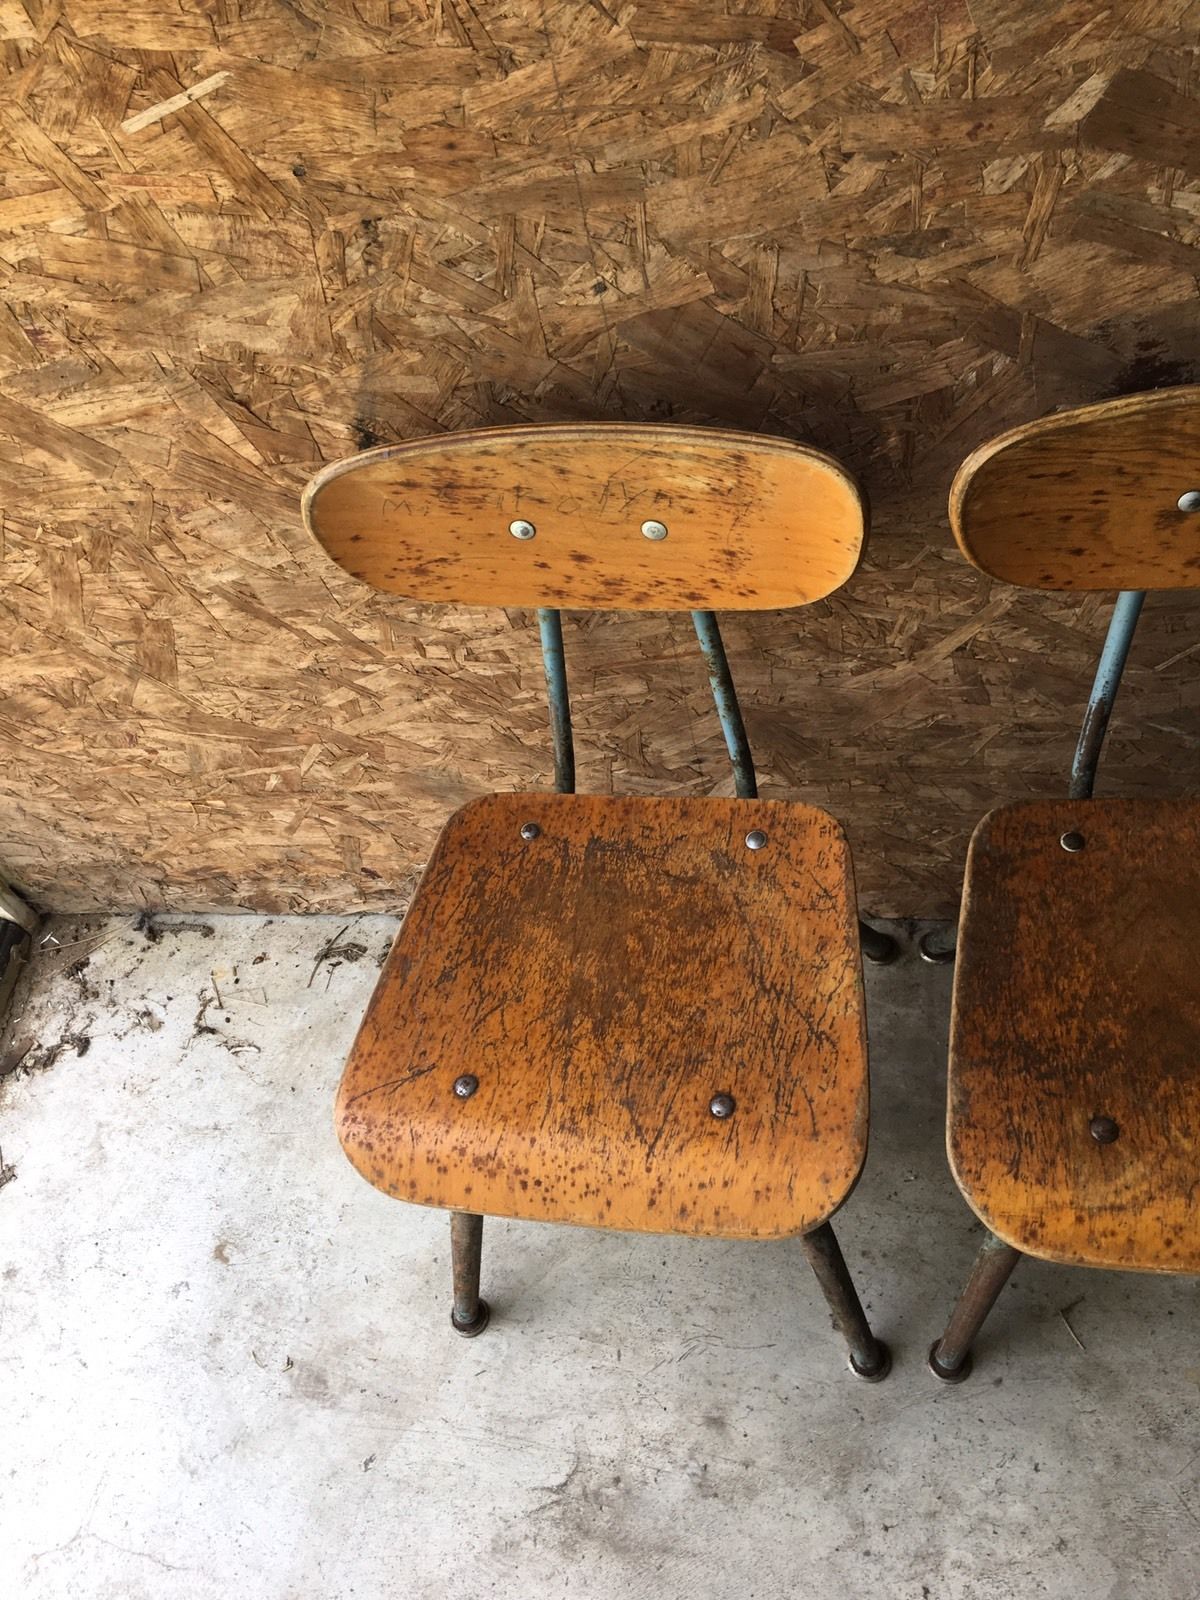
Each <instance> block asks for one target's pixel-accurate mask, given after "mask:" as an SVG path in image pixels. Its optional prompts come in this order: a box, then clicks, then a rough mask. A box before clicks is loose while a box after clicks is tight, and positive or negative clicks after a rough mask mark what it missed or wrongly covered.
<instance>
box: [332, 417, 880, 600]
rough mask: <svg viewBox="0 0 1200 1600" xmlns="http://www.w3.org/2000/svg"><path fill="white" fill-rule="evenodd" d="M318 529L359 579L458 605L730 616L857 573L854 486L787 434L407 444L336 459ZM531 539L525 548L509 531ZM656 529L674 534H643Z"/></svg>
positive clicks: (631, 430) (490, 435) (647, 432)
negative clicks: (648, 525) (528, 531)
mask: <svg viewBox="0 0 1200 1600" xmlns="http://www.w3.org/2000/svg"><path fill="white" fill-rule="evenodd" d="M304 518H305V522H306V524H307V526H308V527H309V529H310V530H311V531H312V533H313V534H314V535H315V536H316V538H317V539H318V540H319V541H320V543H321V544H322V545H323V546H324V548H325V549H326V550H327V551H328V552H329V554H330V555H331V556H332V557H333V558H334V560H335V561H337V562H338V564H339V565H340V566H342V567H344V568H345V569H346V570H347V571H348V572H350V573H352V574H353V575H354V576H355V577H357V578H361V579H362V580H363V581H364V582H366V583H369V584H371V585H372V586H373V587H374V588H376V589H382V590H385V591H387V592H389V593H392V594H401V595H406V596H409V597H410V598H414V599H420V600H430V601H444V602H456V603H459V604H464V605H506V606H563V607H570V608H573V609H575V610H608V609H616V608H620V609H622V610H632V611H646V610H659V611H670V610H676V611H691V610H695V609H697V608H704V609H710V608H713V607H720V608H722V609H724V610H727V611H736V610H748V609H760V610H761V609H765V608H774V607H783V606H798V605H805V604H807V603H809V602H810V601H812V600H819V599H821V598H822V597H823V596H825V595H827V594H830V593H831V592H832V591H833V590H834V589H836V588H838V587H839V586H840V585H841V584H843V583H845V581H846V579H847V578H849V577H850V575H851V574H852V573H853V571H854V569H855V566H856V565H857V562H858V557H859V553H860V551H861V548H862V542H863V528H864V512H863V505H862V500H861V498H860V496H859V492H858V489H857V488H856V486H855V484H854V481H853V479H852V478H850V477H849V475H848V474H847V473H846V472H844V471H843V470H842V468H841V467H839V466H838V464H837V463H836V462H835V461H834V460H833V459H832V458H831V457H829V456H827V455H824V454H822V453H821V452H820V451H819V450H811V449H809V448H807V447H806V446H804V445H801V444H796V443H795V442H794V441H792V440H788V439H772V438H768V437H764V436H762V435H759V434H751V433H733V432H729V433H726V432H718V431H715V430H713V429H708V428H689V427H668V426H662V425H655V424H649V423H648V424H635V423H587V424H572V423H561V424H558V423H556V424H551V425H547V426H537V427H522V428H490V429H481V430H479V431H476V432H468V433H458V434H454V435H448V436H444V437H435V438H431V439H413V440H410V441H408V442H407V443H405V444H399V445H388V446H385V447H384V448H383V449H379V450H372V451H367V452H365V453H364V454H363V455H360V456H354V457H352V458H351V459H350V460H348V461H340V462H335V463H334V464H333V465H332V466H330V467H327V468H326V469H325V471H324V472H322V473H320V474H319V475H318V476H317V477H316V478H314V480H313V481H312V483H311V484H310V485H309V487H308V489H307V490H306V492H305V496H304ZM521 521H524V522H527V523H529V524H531V525H532V527H533V528H534V530H535V531H534V534H533V536H532V537H531V538H528V539H518V538H515V537H513V535H512V534H511V533H510V531H509V529H510V525H511V524H512V523H513V522H521ZM644 522H659V523H661V524H662V525H663V526H664V527H665V528H666V530H667V532H666V537H665V538H661V539H650V538H647V537H646V536H645V535H644V534H643V532H642V525H643V523H644Z"/></svg>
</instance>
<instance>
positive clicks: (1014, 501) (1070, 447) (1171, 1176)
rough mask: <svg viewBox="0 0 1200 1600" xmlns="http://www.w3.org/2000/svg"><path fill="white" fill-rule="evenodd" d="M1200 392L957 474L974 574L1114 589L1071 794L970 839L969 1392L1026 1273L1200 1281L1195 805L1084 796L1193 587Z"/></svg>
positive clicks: (965, 1112) (986, 450)
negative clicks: (976, 1245) (1115, 714)
mask: <svg viewBox="0 0 1200 1600" xmlns="http://www.w3.org/2000/svg"><path fill="white" fill-rule="evenodd" d="M1198 468H1200V390H1197V389H1171V390H1161V391H1159V392H1157V393H1153V394H1145V395H1133V396H1130V397H1128V398H1126V399H1122V400H1116V401H1109V402H1105V403H1104V404H1101V405H1094V406H1087V407H1083V408H1082V409H1080V410H1077V411H1072V412H1066V413H1060V414H1058V415H1056V416H1052V417H1048V418H1046V419H1045V420H1044V421H1042V422H1034V423H1030V424H1028V425H1027V426H1025V427H1022V428H1018V429H1016V430H1015V431H1013V432H1012V433H1007V434H1004V435H1003V436H1002V437H1000V438H999V439H996V440H994V441H992V442H991V443H990V444H987V445H984V446H983V447H982V448H981V449H979V450H977V451H976V452H975V454H974V455H972V456H971V457H969V459H968V460H967V461H966V462H965V463H964V465H963V467H962V468H961V470H960V472H959V474H958V476H957V478H956V479H955V483H954V488H953V490H952V491H951V500H950V515H951V521H952V523H953V526H954V531H955V535H956V537H957V539H958V542H959V544H960V546H961V547H962V550H963V552H964V554H965V555H966V556H967V558H968V559H969V560H970V561H972V562H973V563H974V564H975V565H976V566H978V567H981V568H982V569H983V570H984V571H985V572H988V573H990V574H992V575H993V576H994V577H997V578H1001V579H1003V580H1004V581H1006V582H1008V583H1016V584H1023V585H1025V586H1027V587H1030V588H1036V589H1060V590H1088V589H1093V590H1094V589H1113V588H1117V587H1118V586H1120V587H1121V588H1122V590H1123V592H1122V593H1121V594H1120V595H1119V596H1118V599H1117V602H1116V606H1115V608H1114V611H1113V615H1112V621H1111V624H1110V627H1109V630H1108V639H1107V641H1106V643H1105V646H1104V651H1103V655H1102V657H1101V661H1100V667H1099V671H1098V672H1097V675H1096V682H1095V687H1094V689H1093V692H1092V699H1091V704H1090V705H1089V707H1088V710H1087V715H1086V717H1085V718H1084V723H1083V729H1082V732H1081V734H1080V737H1079V743H1078V746H1077V748H1076V752H1075V762H1074V766H1073V768H1072V772H1071V780H1070V787H1069V791H1068V797H1067V798H1066V799H1063V800H1036V801H1031V802H1025V803H1021V804H1017V805H1008V806H1003V807H1001V808H1000V809H999V810H997V811H993V812H992V813H991V815H990V816H988V817H985V818H984V820H983V821H982V822H981V823H980V825H979V827H978V829H977V830H976V832H975V836H974V838H973V839H972V841H971V849H970V854H969V857H968V861H967V875H966V884H965V887H964V891H963V906H962V916H961V919H960V923H959V935H958V965H957V970H956V972H955V981H954V1002H953V1015H952V1020H951V1035H950V1083H949V1106H948V1112H947V1141H948V1145H949V1152H950V1164H951V1166H952V1168H953V1170H954V1176H955V1178H956V1179H957V1180H958V1186H959V1188H960V1189H961V1190H962V1192H963V1195H964V1196H965V1198H966V1199H967V1201H968V1203H969V1204H970V1206H971V1207H972V1209H973V1210H974V1211H975V1213H976V1215H977V1216H979V1218H980V1219H981V1220H982V1221H983V1223H984V1224H985V1227H986V1229H987V1232H986V1234H985V1236H984V1240H983V1243H982V1245H981V1247H980V1251H979V1255H978V1258H977V1260H976V1263H975V1268H974V1270H973V1272H972V1274H971V1277H970V1280H969V1281H968V1283H967V1286H966V1288H965V1289H964V1290H963V1293H962V1296H961V1298H960V1299H959V1302H958V1305H957V1306H956V1307H955V1309H954V1312H953V1314H952V1315H951V1318H950V1321H949V1324H948V1326H947V1328H946V1331H945V1333H944V1334H943V1335H942V1337H941V1339H940V1340H939V1341H938V1342H937V1344H936V1345H935V1346H934V1347H933V1350H932V1351H931V1352H930V1357H929V1362H930V1367H931V1369H932V1371H933V1372H934V1374H935V1375H936V1376H937V1377H939V1378H941V1379H943V1380H944V1381H946V1382H952V1383H953V1382H959V1381H961V1380H962V1379H963V1378H965V1377H966V1376H967V1374H968V1373H969V1372H970V1370H971V1346H972V1343H973V1341H974V1339H975V1336H976V1334H977V1333H978V1332H979V1329H980V1327H981V1326H982V1324H983V1321H984V1318H985V1317H986V1316H987V1314H988V1312H989V1311H990V1310H991V1308H992V1305H993V1304H994V1302H995V1300H996V1297H997V1296H998V1295H999V1293H1000V1291H1001V1289H1002V1288H1003V1287H1004V1284H1005V1283H1006V1282H1007V1280H1008V1277H1009V1274H1010V1273H1011V1272H1012V1270H1013V1268H1014V1267H1015V1266H1016V1264H1017V1262H1018V1261H1019V1260H1020V1259H1021V1256H1022V1255H1023V1254H1024V1255H1031V1256H1037V1257H1040V1258H1041V1259H1043V1260H1046V1261H1058V1262H1064V1263H1069V1264H1071V1265H1073V1266H1093V1267H1118V1268H1123V1269H1134V1270H1138V1271H1144V1272H1188V1273H1194V1272H1197V1271H1200V1209H1198V1208H1197V1205H1196V1189H1197V1182H1198V1173H1200V984H1198V983H1197V981H1196V959H1197V955H1196V953H1197V949H1198V948H1200V801H1198V800H1196V799H1194V798H1189V799H1179V800H1172V799H1137V800H1095V799H1093V798H1092V789H1093V785H1094V782H1095V776H1096V764H1097V761H1098V759H1099V755H1100V747H1101V743H1102V741H1103V739H1104V733H1105V729H1106V727H1107V724H1108V719H1109V713H1110V712H1111V710H1112V705H1113V700H1114V698H1115V696H1116V692H1117V686H1118V684H1119V682H1120V678H1121V673H1122V670H1123V669H1124V666H1125V659H1126V656H1127V655H1128V652H1129V647H1130V643H1131V640H1132V638H1133V630H1134V627H1135V625H1136V623H1137V619H1138V614H1139V612H1140V610H1141V607H1142V601H1143V598H1144V595H1145V591H1146V590H1147V589H1155V588H1179V589H1182V588H1197V587H1200V515H1198V513H1200V484H1198V483H1197V477H1198V476H1200V473H1198V470H1197V469H1198Z"/></svg>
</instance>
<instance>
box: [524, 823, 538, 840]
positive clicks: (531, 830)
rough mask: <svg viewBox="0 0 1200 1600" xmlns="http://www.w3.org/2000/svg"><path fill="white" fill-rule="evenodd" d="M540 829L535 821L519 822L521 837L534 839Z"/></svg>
mask: <svg viewBox="0 0 1200 1600" xmlns="http://www.w3.org/2000/svg"><path fill="white" fill-rule="evenodd" d="M541 831H542V830H541V829H540V828H539V827H538V825H537V823H536V822H523V823H522V824H521V837H522V839H536V838H537V837H538V836H539V834H540V833H541Z"/></svg>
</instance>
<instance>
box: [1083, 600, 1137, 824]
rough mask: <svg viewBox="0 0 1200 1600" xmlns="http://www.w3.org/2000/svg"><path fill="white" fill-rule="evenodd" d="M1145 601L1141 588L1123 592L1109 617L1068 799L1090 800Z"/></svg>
mask: <svg viewBox="0 0 1200 1600" xmlns="http://www.w3.org/2000/svg"><path fill="white" fill-rule="evenodd" d="M1145 598H1146V591H1145V590H1144V589H1123V590H1122V591H1121V593H1120V594H1119V595H1118V596H1117V603H1116V605H1115V606H1114V607H1113V613H1112V616H1111V617H1110V618H1109V622H1108V633H1107V635H1106V636H1105V640H1104V649H1103V650H1102V651H1101V652H1100V664H1099V666H1098V667H1097V668H1096V680H1095V682H1094V683H1093V684H1092V693H1091V698H1090V699H1089V701H1088V708H1087V711H1086V713H1085V715H1084V719H1083V727H1082V728H1081V729H1080V731H1079V743H1078V744H1077V745H1076V746H1075V759H1074V761H1073V762H1072V763H1071V788H1070V798H1071V799H1072V800H1090V799H1091V798H1092V790H1093V789H1094V788H1095V785H1096V767H1097V765H1098V764H1099V761H1100V750H1101V747H1102V745H1103V744H1104V735H1105V733H1106V732H1107V730H1108V719H1109V717H1110V716H1111V715H1112V708H1113V702H1114V701H1115V700H1116V698H1117V690H1118V689H1119V688H1120V686H1121V674H1122V673H1123V672H1124V670H1125V662H1126V661H1127V659H1128V657H1129V647H1130V645H1131V644H1132V643H1133V634H1134V629H1135V628H1136V627H1137V622H1138V617H1139V616H1140V615H1141V612H1142V602H1143V601H1144V600H1145Z"/></svg>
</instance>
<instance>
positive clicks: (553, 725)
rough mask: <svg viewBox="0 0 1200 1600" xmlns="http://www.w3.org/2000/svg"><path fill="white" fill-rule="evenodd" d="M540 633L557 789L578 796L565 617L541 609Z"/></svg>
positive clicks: (555, 612)
mask: <svg viewBox="0 0 1200 1600" xmlns="http://www.w3.org/2000/svg"><path fill="white" fill-rule="evenodd" d="M538 631H539V633H540V634H541V636H542V664H543V666H544V667H545V669H546V696H547V698H548V700H549V702H550V732H551V735H552V736H553V739H554V787H555V788H556V789H557V790H558V792H559V794H574V793H575V744H574V741H573V740H572V738H571V700H570V696H569V695H568V694H567V659H566V656H565V655H564V654H563V636H562V617H561V616H560V615H559V613H558V612H557V611H553V610H549V609H547V608H546V607H544V606H542V607H539V608H538Z"/></svg>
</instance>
